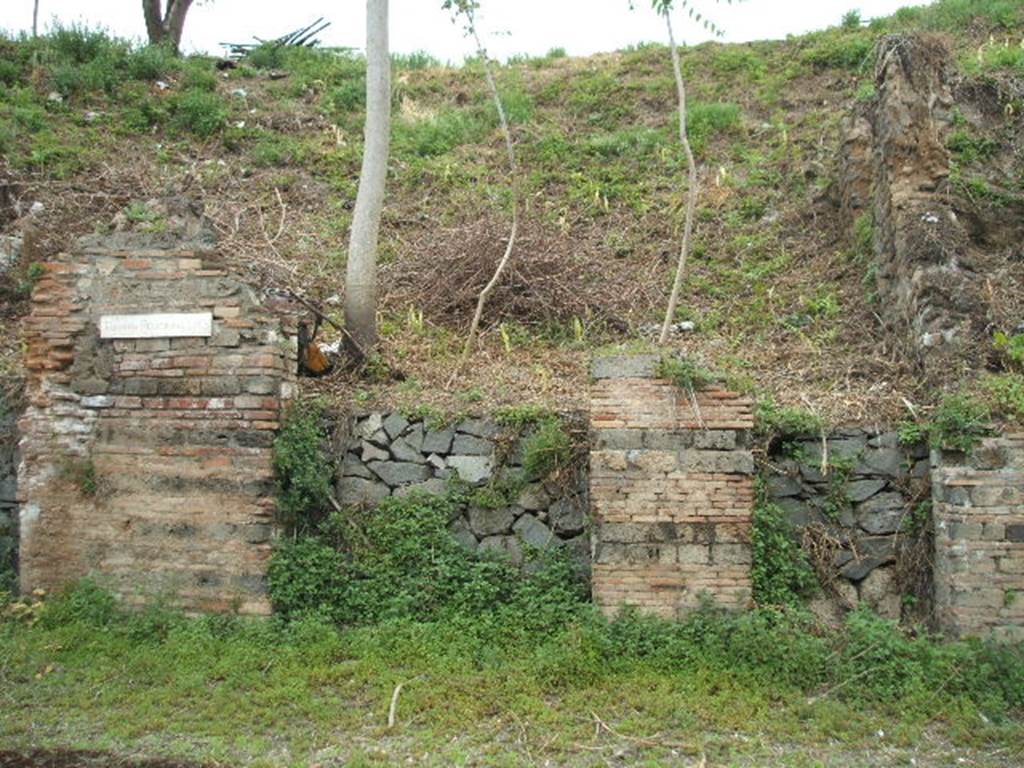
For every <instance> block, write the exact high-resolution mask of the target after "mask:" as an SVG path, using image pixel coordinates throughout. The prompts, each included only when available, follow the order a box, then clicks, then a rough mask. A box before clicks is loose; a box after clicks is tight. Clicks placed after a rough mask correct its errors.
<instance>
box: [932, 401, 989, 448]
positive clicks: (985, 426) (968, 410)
mask: <svg viewBox="0 0 1024 768" xmlns="http://www.w3.org/2000/svg"><path fill="white" fill-rule="evenodd" d="M990 420H991V413H990V412H989V408H988V406H987V405H986V404H985V403H984V402H982V401H981V400H979V399H977V398H974V397H970V396H968V395H964V394H952V395H947V396H946V397H944V398H943V399H942V402H940V403H939V406H938V407H937V408H936V409H935V413H933V414H932V418H931V421H930V424H929V429H928V434H929V436H930V441H931V446H932V447H933V448H940V449H943V450H950V451H970V450H971V449H973V448H974V446H975V445H977V444H978V442H980V440H981V439H982V438H983V437H985V436H986V435H988V434H989V433H990V431H991V427H990V424H989V422H990Z"/></svg>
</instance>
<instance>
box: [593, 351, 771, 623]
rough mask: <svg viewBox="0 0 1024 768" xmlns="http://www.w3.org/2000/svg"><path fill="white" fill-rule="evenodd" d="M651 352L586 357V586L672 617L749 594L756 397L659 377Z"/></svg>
mask: <svg viewBox="0 0 1024 768" xmlns="http://www.w3.org/2000/svg"><path fill="white" fill-rule="evenodd" d="M659 361H660V358H659V357H658V356H655V355H648V356H634V357H604V358H598V359H596V360H595V361H594V366H593V370H592V376H593V379H594V382H593V384H592V387H591V394H590V425H591V433H592V434H591V438H592V445H591V453H590V504H591V514H592V516H593V525H594V529H593V539H594V564H593V594H594V599H595V601H596V602H597V603H598V604H599V605H600V606H601V607H602V609H604V610H605V612H607V613H614V612H616V611H618V609H619V608H620V607H621V606H622V605H633V606H637V607H638V608H642V609H644V610H646V611H649V612H651V613H656V614H658V615H661V616H664V617H667V618H674V617H677V616H679V615H681V614H682V613H683V612H685V611H687V610H690V609H692V608H696V607H697V606H698V605H699V604H700V603H701V601H702V600H705V599H706V600H711V601H713V602H715V603H717V604H719V605H723V606H727V607H730V608H746V607H748V605H749V604H750V598H751V577H750V566H751V547H750V528H751V514H752V512H753V507H754V459H753V456H752V454H751V452H750V447H749V433H750V430H751V429H753V426H754V419H753V410H752V409H753V403H752V402H751V401H750V400H749V399H748V398H745V397H741V396H740V395H737V394H735V393H732V392H728V391H725V390H721V389H702V390H700V391H698V392H695V393H692V394H693V397H692V399H691V398H690V397H689V394H690V393H687V392H686V391H685V390H683V389H680V388H679V387H677V386H675V385H674V384H673V383H672V382H670V381H667V380H665V379H663V378H657V367H658V363H659Z"/></svg>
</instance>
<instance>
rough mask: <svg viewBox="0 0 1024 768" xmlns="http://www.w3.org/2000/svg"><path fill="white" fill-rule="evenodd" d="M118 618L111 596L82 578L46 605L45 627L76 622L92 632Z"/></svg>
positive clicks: (43, 618) (43, 616)
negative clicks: (91, 629)
mask: <svg viewBox="0 0 1024 768" xmlns="http://www.w3.org/2000/svg"><path fill="white" fill-rule="evenodd" d="M117 617H118V610H117V601H116V600H114V597H113V595H111V594H110V592H108V591H107V590H106V589H104V588H103V587H101V586H100V585H99V584H97V583H96V582H95V581H94V580H92V579H88V578H87V579H82V580H81V581H79V582H77V583H76V584H74V585H72V586H71V587H70V588H68V589H66V590H64V591H63V592H61V593H59V594H58V595H57V596H56V597H54V598H53V599H51V600H49V601H48V602H47V603H46V607H45V610H44V612H43V614H42V617H41V623H42V624H43V626H45V627H56V626H60V625H62V624H71V623H79V624H84V625H86V626H88V627H90V628H93V629H102V628H104V627H107V626H109V625H110V624H111V623H112V622H113V621H114V620H115V619H116V618H117Z"/></svg>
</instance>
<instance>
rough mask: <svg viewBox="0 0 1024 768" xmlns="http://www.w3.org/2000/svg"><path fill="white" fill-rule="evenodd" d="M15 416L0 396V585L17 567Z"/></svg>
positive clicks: (16, 441) (16, 434)
mask: <svg viewBox="0 0 1024 768" xmlns="http://www.w3.org/2000/svg"><path fill="white" fill-rule="evenodd" d="M17 447H18V433H17V419H16V415H15V413H14V410H13V408H11V407H10V406H9V405H8V404H7V403H5V402H4V400H3V398H2V396H0V588H2V587H4V586H6V582H7V581H9V580H10V579H11V578H12V577H13V576H14V573H15V572H16V570H17V567H18V504H17V496H18V478H17V471H18V463H17Z"/></svg>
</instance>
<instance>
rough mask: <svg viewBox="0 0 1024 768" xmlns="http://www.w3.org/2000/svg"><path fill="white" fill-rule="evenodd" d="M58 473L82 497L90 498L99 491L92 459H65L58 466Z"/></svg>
mask: <svg viewBox="0 0 1024 768" xmlns="http://www.w3.org/2000/svg"><path fill="white" fill-rule="evenodd" d="M60 473H61V475H62V476H63V477H64V479H65V480H67V481H68V482H70V483H71V484H72V485H74V486H75V487H76V488H77V489H78V492H79V493H80V494H81V495H82V496H85V497H87V498H91V497H93V496H95V495H96V492H97V491H98V490H99V479H98V478H97V477H96V465H95V464H94V463H93V462H92V459H79V458H70V457H69V458H66V459H65V460H64V461H63V462H62V463H61V465H60Z"/></svg>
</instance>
